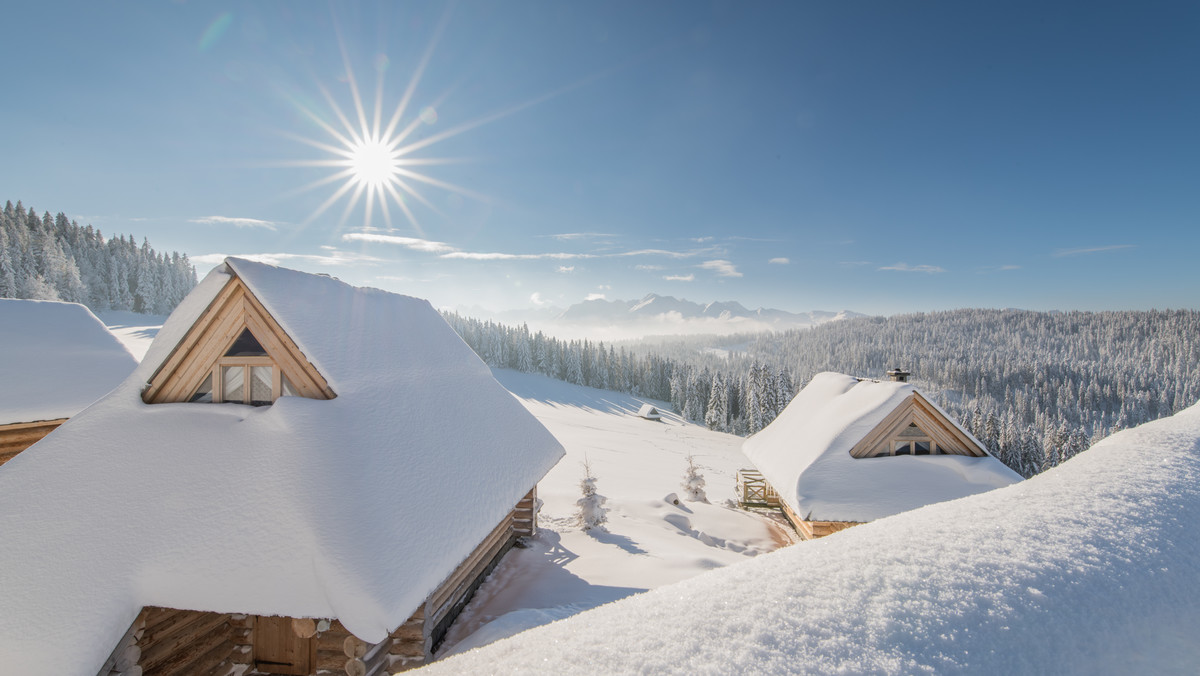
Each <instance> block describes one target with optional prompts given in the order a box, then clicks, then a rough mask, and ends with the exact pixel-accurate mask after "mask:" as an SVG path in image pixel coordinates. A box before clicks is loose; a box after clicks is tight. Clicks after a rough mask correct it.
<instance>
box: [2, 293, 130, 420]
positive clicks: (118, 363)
mask: <svg viewBox="0 0 1200 676" xmlns="http://www.w3.org/2000/svg"><path fill="white" fill-rule="evenodd" d="M0 346H3V350H0V383H3V384H4V386H3V387H0V425H8V424H11V423H23V422H35V421H40V420H57V419H60V418H69V417H71V416H73V415H75V414H76V413H78V412H80V411H81V410H83V409H84V408H86V407H87V406H89V405H90V404H91V403H92V402H94V401H95V400H97V399H99V398H100V397H102V396H104V395H105V394H107V393H108V392H109V391H110V390H112V389H113V388H114V387H116V386H117V385H118V384H119V383H120V382H121V381H122V380H124V379H125V378H126V377H128V376H129V374H130V373H131V372H132V371H133V370H134V368H135V367H136V366H137V360H136V359H134V357H133V355H132V354H130V352H129V350H128V349H127V348H126V347H125V346H124V345H123V344H122V343H121V341H120V340H119V339H118V338H117V337H116V336H114V335H113V334H112V333H111V332H110V331H109V330H108V327H106V326H104V323H103V322H101V321H100V320H99V319H98V318H97V317H96V315H94V314H92V311H91V310H89V309H87V308H86V307H84V306H83V305H80V304H78V303H63V302H59V301H46V300H17V299H12V298H0Z"/></svg>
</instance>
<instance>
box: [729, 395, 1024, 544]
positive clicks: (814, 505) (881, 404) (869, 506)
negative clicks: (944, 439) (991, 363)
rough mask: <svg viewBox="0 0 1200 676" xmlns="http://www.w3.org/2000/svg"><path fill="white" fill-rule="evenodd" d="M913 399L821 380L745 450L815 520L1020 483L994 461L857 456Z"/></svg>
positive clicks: (860, 517) (874, 513)
mask: <svg viewBox="0 0 1200 676" xmlns="http://www.w3.org/2000/svg"><path fill="white" fill-rule="evenodd" d="M915 392H916V390H915V389H914V388H913V386H912V385H911V384H909V383H902V382H891V381H888V382H880V381H875V380H860V379H858V378H853V377H851V376H847V375H842V374H840V373H819V374H817V375H816V376H814V377H813V379H812V381H811V382H809V384H808V385H807V386H806V387H805V388H804V389H803V390H801V391H800V393H799V394H797V395H796V397H795V398H794V399H792V402H791V403H790V404H788V406H787V408H785V409H784V410H783V412H782V413H780V414H779V417H778V418H776V419H775V420H774V421H773V422H772V423H771V424H770V425H768V426H767V427H766V428H764V429H763V430H762V431H760V432H758V433H757V434H755V435H754V436H753V437H751V438H750V439H748V440H746V443H745V444H744V445H743V447H742V449H743V451H744V452H745V453H746V456H747V457H748V458H749V459H750V460H751V461H752V462H753V463H754V466H755V467H756V468H758V470H759V471H760V472H762V475H763V477H765V478H766V479H767V481H768V482H770V483H771V486H772V487H773V488H774V489H775V491H776V492H777V493H778V494H779V497H780V498H781V499H782V500H784V501H786V502H787V503H788V505H789V506H790V507H791V509H792V511H793V512H795V513H796V515H798V516H799V517H800V518H802V519H805V520H813V521H873V520H875V519H879V518H882V517H885V516H890V515H892V514H897V513H899V512H904V511H907V510H910V509H915V508H917V507H921V506H923V505H927V504H930V503H932V502H941V501H943V500H953V499H955V498H961V497H964V496H967V495H974V494H976V493H980V492H983V491H988V490H992V489H994V488H999V487H1001V486H1007V485H1009V484H1012V483H1014V482H1016V481H1020V479H1021V477H1020V475H1018V474H1017V473H1016V472H1014V471H1012V470H1011V469H1009V468H1008V467H1006V466H1005V465H1004V464H1003V463H1001V462H1000V461H999V460H996V459H995V458H993V457H991V456H985V457H969V456H963V455H924V456H917V455H906V456H889V457H879V458H855V457H853V456H851V454H850V451H851V449H853V448H854V447H855V446H856V445H857V444H858V443H859V442H860V441H862V440H863V439H864V437H866V436H867V435H868V434H870V433H871V432H872V430H874V429H875V428H876V427H877V426H878V425H879V424H880V423H882V422H883V421H884V419H885V418H887V416H888V415H889V414H890V413H892V412H893V411H895V410H896V408H897V407H899V406H901V405H902V404H904V402H905V400H906V399H907V398H908V397H910V396H913V394H914V393H915ZM922 401H924V402H926V403H928V404H929V406H930V407H932V408H933V409H935V410H937V411H938V412H939V413H941V415H942V417H944V418H946V420H947V421H948V422H949V423H950V424H952V425H954V426H955V429H957V430H958V431H959V432H961V434H963V435H965V436H966V437H968V438H969V439H970V440H971V441H973V442H974V443H975V444H976V445H978V446H979V447H980V448H981V449H982V448H983V447H982V445H980V444H979V442H978V441H975V440H974V437H971V436H970V435H969V434H968V433H967V432H966V431H965V430H962V428H961V427H959V426H958V425H957V423H955V422H954V421H953V420H952V419H951V418H950V417H949V416H947V415H946V414H945V413H944V412H942V411H941V409H938V408H937V407H936V405H935V404H933V403H932V402H929V401H928V400H927V399H924V398H922Z"/></svg>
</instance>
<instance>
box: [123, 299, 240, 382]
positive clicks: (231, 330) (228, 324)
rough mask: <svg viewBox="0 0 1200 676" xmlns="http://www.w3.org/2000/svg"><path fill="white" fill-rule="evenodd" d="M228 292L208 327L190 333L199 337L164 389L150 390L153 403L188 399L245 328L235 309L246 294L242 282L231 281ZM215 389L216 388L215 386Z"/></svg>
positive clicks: (194, 338)
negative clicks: (155, 391)
mask: <svg viewBox="0 0 1200 676" xmlns="http://www.w3.org/2000/svg"><path fill="white" fill-rule="evenodd" d="M227 288H228V289H229V295H228V297H226V298H225V302H224V303H223V304H222V305H221V306H220V307H218V308H216V309H215V311H214V313H213V315H212V317H210V318H209V320H210V321H209V322H208V323H207V324H206V326H205V330H204V331H203V332H202V333H199V334H197V335H195V336H189V339H190V340H194V341H196V342H195V344H193V345H190V346H189V347H188V349H187V352H186V353H185V355H184V358H183V360H182V361H180V362H179V363H178V364H176V365H175V367H174V368H173V369H172V370H171V371H170V372H169V373H167V374H166V375H165V378H164V381H163V386H162V389H161V390H160V391H159V392H158V394H155V395H152V394H151V392H150V391H149V390H147V400H148V401H150V402H151V403H165V402H172V401H187V400H188V398H189V397H190V396H191V394H192V392H194V391H195V390H196V388H197V387H198V386H199V385H200V383H201V381H203V380H204V378H205V377H207V375H208V372H209V371H211V370H212V365H213V363H214V362H215V361H216V360H217V358H218V357H220V356H221V355H223V354H224V353H225V351H226V350H227V349H228V347H229V345H230V344H231V343H232V342H233V341H234V340H236V339H237V337H238V335H240V334H241V332H242V329H243V328H245V322H244V321H242V318H241V315H240V314H239V313H237V312H235V311H234V309H235V308H236V307H238V305H239V301H240V299H241V297H242V295H243V291H242V288H241V286H240V284H233V283H231V284H230V285H229V286H228V287H227ZM214 389H215V388H214Z"/></svg>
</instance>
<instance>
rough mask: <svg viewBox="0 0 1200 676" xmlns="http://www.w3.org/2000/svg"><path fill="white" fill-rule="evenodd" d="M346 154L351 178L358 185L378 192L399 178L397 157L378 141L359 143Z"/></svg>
mask: <svg viewBox="0 0 1200 676" xmlns="http://www.w3.org/2000/svg"><path fill="white" fill-rule="evenodd" d="M347 154H348V155H349V158H348V159H347V162H348V163H349V165H350V168H351V169H352V170H354V174H353V178H354V180H355V181H357V182H358V183H360V184H364V185H366V186H368V187H370V188H374V189H375V190H379V189H380V188H383V187H384V185H386V184H387V183H389V182H390V181H392V180H394V179H395V178H396V177H397V176H399V173H398V172H397V169H399V168H400V164H399V162H398V160H399V158H398V156H397V155H396V154H395V153H394V152H393V151H392V149H391V148H390V147H388V145H387V144H386V143H383V142H382V141H380V140H379V139H366V140H364V141H360V142H358V143H356V144H354V146H353V147H351V148H349V152H348V153H347Z"/></svg>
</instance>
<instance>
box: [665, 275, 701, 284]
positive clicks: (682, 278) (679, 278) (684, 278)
mask: <svg viewBox="0 0 1200 676" xmlns="http://www.w3.org/2000/svg"><path fill="white" fill-rule="evenodd" d="M663 279H665V280H667V281H668V282H690V281H693V280H695V279H696V275H663Z"/></svg>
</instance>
